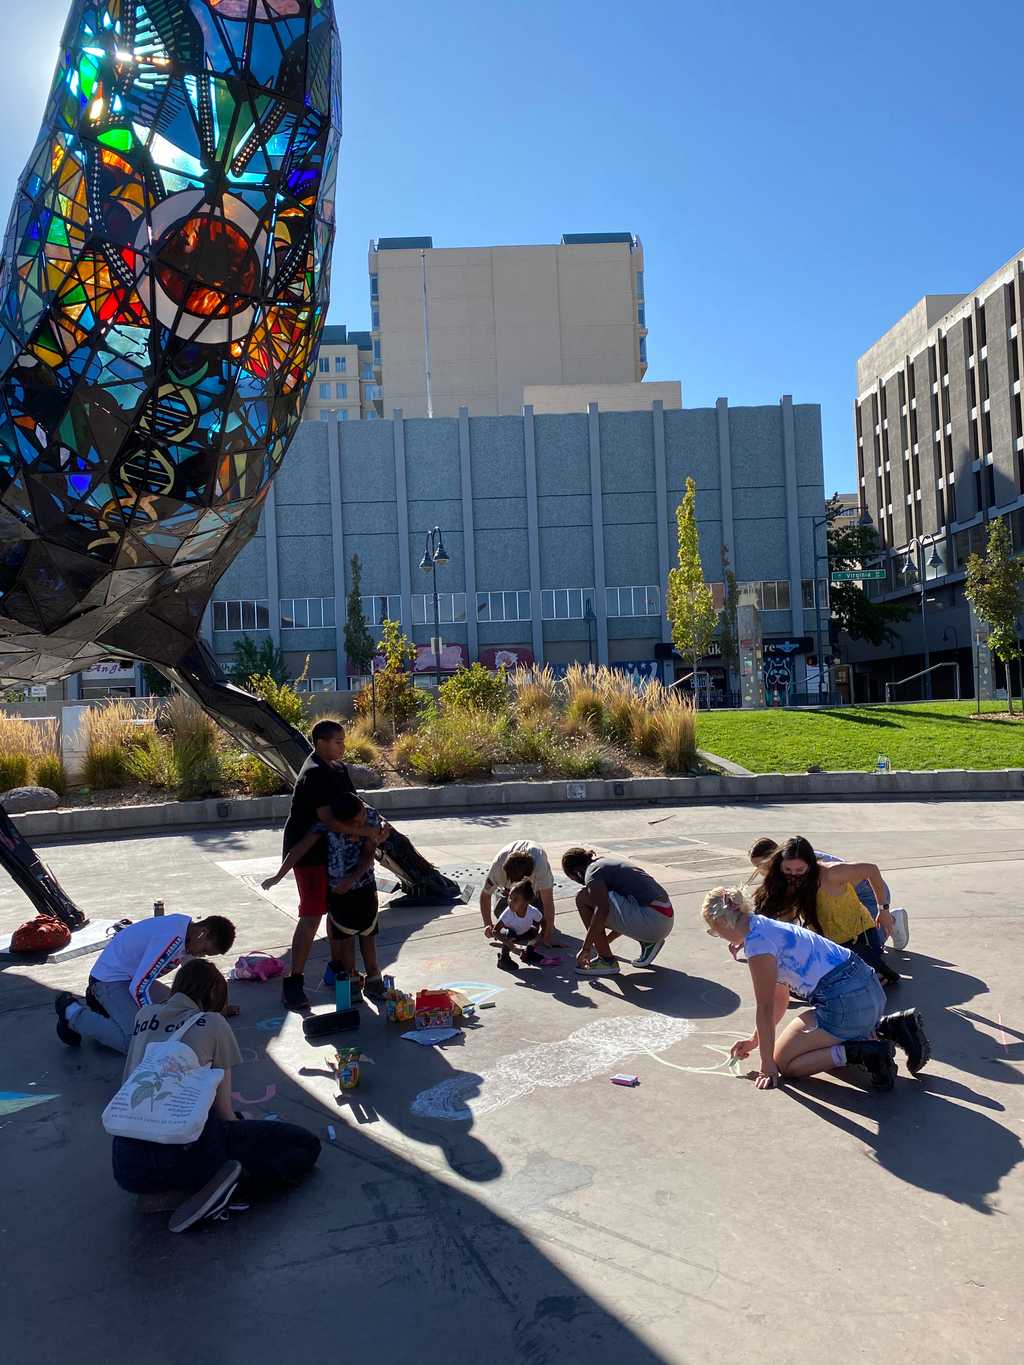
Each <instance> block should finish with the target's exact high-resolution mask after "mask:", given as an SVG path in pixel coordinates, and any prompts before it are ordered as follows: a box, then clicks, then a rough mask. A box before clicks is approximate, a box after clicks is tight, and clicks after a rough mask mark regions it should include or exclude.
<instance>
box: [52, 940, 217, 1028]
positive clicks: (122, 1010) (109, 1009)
mask: <svg viewBox="0 0 1024 1365" xmlns="http://www.w3.org/2000/svg"><path fill="white" fill-rule="evenodd" d="M234 941H235V926H234V925H233V924H232V923H231V921H230V920H229V919H225V918H224V916H223V915H207V916H206V918H205V919H197V920H194V919H192V917H191V916H190V915H154V916H153V917H152V918H151V919H144V920H139V922H138V923H137V924H128V925H126V926H125V928H123V929H121V930H119V931H118V933H116V934H115V935H114V937H113V938H112V939H111V940H110V942H109V943H108V944H107V946H106V947H105V948H104V949H103V952H102V953H100V955H99V957H98V958H97V959H96V965H95V966H94V967H93V969H92V973H91V975H90V976H89V988H88V990H87V992H86V997H85V1003H84V1004H83V1003H82V1002H81V1001H79V1000H76V999H75V997H74V996H73V995H72V994H71V992H70V991H62V992H61V994H60V995H58V996H57V999H56V1001H55V1002H54V1004H55V1006H56V1010H57V1037H58V1038H59V1039H60V1040H61V1042H62V1043H66V1044H67V1046H68V1047H78V1046H79V1044H80V1043H81V1041H82V1039H83V1038H94V1039H95V1040H96V1042H97V1043H102V1045H103V1046H104V1047H109V1048H111V1049H112V1050H113V1051H114V1052H127V1051H128V1045H129V1043H130V1042H131V1037H132V1030H133V1029H134V1027H135V1016H136V1015H137V1014H138V1012H139V1010H140V1009H142V1007H143V1006H144V1005H152V1004H158V1003H160V1002H161V1001H163V1000H165V999H166V997H167V991H166V987H161V986H156V991H157V994H156V995H154V994H153V988H154V986H155V985H156V983H157V981H158V980H159V978H160V977H161V976H165V975H166V974H167V973H168V972H170V971H173V970H174V968H175V967H177V966H178V965H179V963H180V962H181V961H182V959H183V958H185V957H215V956H217V955H218V954H220V953H226V952H229V951H230V949H231V945H232V944H233V943H234ZM97 1007H98V1008H97ZM228 1013H234V1014H237V1013H238V1011H237V1009H236V1010H232V1009H231V1008H230V1007H229V1009H228Z"/></svg>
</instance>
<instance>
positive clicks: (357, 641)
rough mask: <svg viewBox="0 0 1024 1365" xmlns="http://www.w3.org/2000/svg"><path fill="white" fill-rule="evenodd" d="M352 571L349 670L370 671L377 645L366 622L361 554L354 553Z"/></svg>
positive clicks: (347, 642) (347, 645)
mask: <svg viewBox="0 0 1024 1365" xmlns="http://www.w3.org/2000/svg"><path fill="white" fill-rule="evenodd" d="M349 566H350V569H351V573H352V586H351V587H350V588H349V593H348V607H347V610H346V614H345V653H346V655H347V656H348V665H349V670H350V671H351V672H352V673H369V671H370V664H371V663H372V661H373V656H374V655H375V654H376V653H377V645H376V642H375V641H374V638H373V636H372V635H371V634H370V628H369V626H368V625H367V624H366V614H365V613H364V611H363V600H362V586H363V583H362V577H363V566H362V564H360V562H359V556H358V555H353V556H352V558H351V560H350V561H349Z"/></svg>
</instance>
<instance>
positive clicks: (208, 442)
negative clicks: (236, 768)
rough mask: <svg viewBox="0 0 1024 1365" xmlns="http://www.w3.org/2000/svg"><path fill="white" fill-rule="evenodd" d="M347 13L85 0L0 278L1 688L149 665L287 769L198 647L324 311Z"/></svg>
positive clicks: (250, 4)
mask: <svg viewBox="0 0 1024 1365" xmlns="http://www.w3.org/2000/svg"><path fill="white" fill-rule="evenodd" d="M340 67H341V62H340V51H339V45H338V36H337V28H336V25H335V22H334V8H333V0H74V3H73V4H72V6H71V13H70V15H69V18H68V22H67V26H66V28H65V31H64V39H63V43H62V46H61V52H60V58H59V61H58V64H57V72H56V75H55V77H54V81H53V87H52V90H51V92H50V96H49V101H48V103H47V107H46V115H45V118H44V121H43V126H42V130H41V132H40V134H39V138H38V141H37V143H36V145H35V148H34V149H33V151H32V155H31V158H30V160H29V163H28V166H27V167H26V169H25V172H24V174H23V176H22V178H21V180H20V182H19V184H18V189H17V195H16V198H15V202H14V207H13V211H12V213H11V218H10V223H9V225H8V229H7V235H6V238H5V242H4V258H3V267H2V275H0V683H3V684H4V685H10V684H12V683H18V682H30V681H31V682H43V681H50V680H54V679H57V678H60V677H63V676H65V675H67V674H70V673H75V672H78V671H79V670H80V669H83V668H88V667H90V666H91V665H93V664H95V663H96V662H98V661H99V660H101V659H103V658H106V657H109V656H111V655H113V656H115V657H126V658H133V659H143V660H146V661H148V662H149V663H151V664H154V665H155V666H156V667H158V668H159V669H160V670H161V671H162V672H164V673H165V674H167V675H168V676H169V677H171V678H173V680H174V681H175V682H176V683H178V685H179V686H181V687H183V688H184V689H185V690H186V691H188V692H190V693H191V694H192V695H193V696H195V697H196V698H197V699H198V700H199V701H201V702H202V704H203V705H204V706H206V707H207V709H208V710H211V711H212V712H213V713H214V714H216V716H217V718H218V720H220V721H221V723H223V724H225V725H226V726H227V727H228V728H229V729H231V730H232V731H234V733H235V734H236V735H237V737H238V738H239V739H241V740H242V741H243V742H244V743H245V745H246V747H248V748H250V749H254V750H256V751H257V752H259V753H260V755H261V757H264V758H265V759H266V760H267V761H268V762H270V763H272V764H273V766H275V767H276V768H278V769H279V771H281V772H283V773H288V772H294V771H295V769H296V768H297V767H298V766H299V765H300V764H301V762H302V760H303V758H304V757H305V754H306V753H307V752H308V746H307V745H306V743H305V741H304V740H302V737H301V736H299V735H298V734H297V733H296V732H295V731H292V730H291V728H290V727H289V726H287V725H285V724H284V722H283V721H282V720H281V719H280V717H278V716H277V715H276V713H275V712H273V711H272V710H271V709H270V708H269V707H266V706H265V705H264V704H263V703H261V702H259V701H257V700H256V699H255V698H252V697H250V696H249V695H248V694H246V693H244V692H241V691H240V690H238V689H236V688H232V687H230V686H229V685H228V684H227V683H226V682H225V680H224V678H223V676H222V675H221V673H220V670H219V668H218V666H217V664H216V662H215V661H214V659H213V657H212V655H211V654H210V653H209V651H208V650H207V649H206V647H205V645H203V644H202V643H201V642H200V641H199V639H198V634H197V632H198V627H199V623H200V620H201V617H202V614H203V611H204V609H205V607H206V604H207V601H208V600H209V597H210V593H211V591H212V589H213V586H214V584H215V583H216V582H217V580H218V579H219V578H220V576H221V575H222V574H223V572H224V570H225V569H226V567H227V566H228V564H229V563H230V562H231V560H232V559H233V558H234V556H235V555H236V554H238V552H239V551H240V550H241V548H242V547H243V545H245V543H246V541H247V540H248V539H249V537H250V536H251V535H252V534H253V532H254V531H255V529H256V526H257V523H258V520H259V516H260V509H261V505H262V502H263V499H264V497H265V496H266V493H267V490H268V489H269V487H270V481H271V479H272V478H273V477H274V474H275V472H276V470H277V469H278V467H279V466H280V464H281V461H282V459H283V458H284V455H285V452H286V451H287V449H288V445H289V443H290V441H291V439H292V437H293V435H294V433H295V429H296V427H297V425H298V422H299V417H300V413H301V410H302V405H303V402H304V400H305V397H306V391H307V389H308V386H309V383H310V380H311V377H312V374H313V368H314V365H315V362H316V352H317V348H318V346H319V341H320V334H321V330H322V326H323V322H324V318H325V315H326V311H327V303H328V291H329V278H330V261H331V247H332V243H333V238H334V196H335V179H336V171H337V158H338V144H339V139H340V134H341V118H340V107H341V104H340V100H341V95H340Z"/></svg>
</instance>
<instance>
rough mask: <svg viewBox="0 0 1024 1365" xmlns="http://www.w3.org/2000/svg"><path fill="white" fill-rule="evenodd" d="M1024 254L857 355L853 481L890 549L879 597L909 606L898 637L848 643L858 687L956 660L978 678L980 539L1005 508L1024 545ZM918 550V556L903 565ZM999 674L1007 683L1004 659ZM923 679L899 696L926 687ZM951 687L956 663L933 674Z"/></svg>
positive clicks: (939, 688)
mask: <svg viewBox="0 0 1024 1365" xmlns="http://www.w3.org/2000/svg"><path fill="white" fill-rule="evenodd" d="M1022 309H1024V254H1019V255H1017V256H1016V257H1014V259H1013V260H1011V261H1009V262H1007V264H1006V265H1004V266H1003V267H1002V268H1001V269H1000V270H997V271H996V272H995V274H994V275H992V276H990V278H989V279H987V280H986V281H985V282H984V283H983V284H981V285H979V286H978V287H977V288H976V289H975V290H973V291H972V292H970V293H966V294H939V295H928V296H926V297H925V298H923V299H921V301H920V302H919V303H917V304H916V305H915V306H914V308H912V309H911V310H910V312H909V313H907V314H906V315H905V316H904V317H903V318H901V319H900V321H899V322H897V323H896V324H895V326H894V327H892V328H890V330H889V331H888V332H886V334H885V335H884V336H883V337H882V338H881V339H880V340H879V341H877V342H876V343H875V344H874V345H873V346H872V347H871V348H870V349H869V350H868V351H866V352H865V353H864V355H862V356H861V357H860V359H859V360H858V362H857V398H856V401H855V404H854V420H855V424H856V443H857V481H858V494H859V498H860V501H861V502H862V503H863V504H864V505H866V506H867V508H868V510H869V511H870V513H871V516H872V519H873V521H874V523H875V526H876V528H877V530H878V535H879V539H880V541H881V544H882V547H883V549H884V551H885V553H884V557H883V560H882V566H883V567H884V568H885V571H886V578H885V580H884V582H882V583H880V584H877V585H876V584H871V585H870V588H869V590H870V592H871V593H872V595H873V596H877V597H880V598H882V599H884V600H891V601H900V602H903V603H905V604H906V605H908V606H909V607H910V608H911V611H912V615H911V617H910V619H909V621H908V622H907V623H906V625H904V626H903V627H901V628H900V637H901V639H900V643H899V644H898V645H896V646H883V647H882V648H880V649H876V648H872V647H869V646H866V645H864V644H852V645H851V646H850V648H849V657H850V659H851V661H852V662H853V663H854V664H855V665H857V672H858V673H859V674H860V677H861V680H862V691H861V693H860V694H859V695H862V696H867V695H869V696H871V697H872V698H877V697H880V696H882V694H883V689H884V684H885V682H886V681H892V680H899V679H903V678H906V677H908V676H909V675H911V674H913V673H915V672H917V671H918V670H919V669H921V668H923V667H924V666H925V662H926V660H927V662H928V663H929V664H930V665H932V664H936V663H952V662H956V663H958V664H959V666H960V667H959V675H960V686H961V690H962V691H963V693H964V694H965V695H970V694H971V692H972V689H973V679H974V673H975V661H974V657H973V655H972V641H973V632H972V628H971V623H970V620H969V614H968V609H967V604H966V602H965V600H964V596H963V577H964V565H965V563H966V560H967V557H968V555H969V554H970V553H971V551H972V550H981V549H983V548H984V545H985V543H986V538H987V527H988V523H989V522H990V521H991V520H992V519H993V518H994V517H997V516H1002V517H1005V518H1006V520H1007V522H1008V524H1009V527H1010V531H1011V535H1012V537H1013V542H1014V546H1015V548H1016V550H1017V551H1018V553H1024V423H1022V407H1021V402H1022V400H1021V370H1022V368H1024V337H1022V329H1021V317H1022ZM908 555H909V557H910V559H911V561H914V562H916V565H917V568H916V570H915V571H914V572H908V571H905V569H904V566H905V564H906V561H907V558H908ZM996 681H997V685H998V684H999V683H1000V682H1002V681H1003V677H1002V668H1001V666H1000V667H999V669H998V670H997V680H996ZM922 686H923V683H922V682H921V681H917V682H914V683H907V684H906V685H905V687H902V688H897V689H896V691H895V695H897V696H899V697H904V698H907V699H910V698H912V697H914V696H920V695H921V689H922ZM932 686H933V694H934V695H936V696H946V695H952V692H953V688H954V670H953V669H951V668H944V669H942V670H940V671H939V672H936V673H935V674H934V675H933V677H932Z"/></svg>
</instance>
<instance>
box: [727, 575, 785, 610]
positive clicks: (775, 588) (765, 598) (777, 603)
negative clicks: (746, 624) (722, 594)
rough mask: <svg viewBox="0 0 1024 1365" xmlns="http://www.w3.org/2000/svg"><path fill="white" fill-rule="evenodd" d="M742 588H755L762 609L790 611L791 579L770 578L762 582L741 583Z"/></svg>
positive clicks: (756, 598) (758, 604)
mask: <svg viewBox="0 0 1024 1365" xmlns="http://www.w3.org/2000/svg"><path fill="white" fill-rule="evenodd" d="M739 586H740V587H741V588H747V589H748V590H749V589H751V588H752V589H753V591H754V597H755V600H756V603H757V606H758V608H759V609H760V610H761V611H789V579H787V578H778V579H769V580H768V581H767V582H762V583H741V584H740V585H739Z"/></svg>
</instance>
